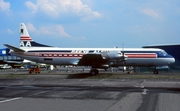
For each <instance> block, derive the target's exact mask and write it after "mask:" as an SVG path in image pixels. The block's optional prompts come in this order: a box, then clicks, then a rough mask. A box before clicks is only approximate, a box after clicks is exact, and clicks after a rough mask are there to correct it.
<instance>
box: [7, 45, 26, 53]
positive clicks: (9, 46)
mask: <svg viewBox="0 0 180 111" xmlns="http://www.w3.org/2000/svg"><path fill="white" fill-rule="evenodd" d="M4 45H5V46H6V47H8V48H10V49H11V50H13V51H14V52H25V50H22V49H19V48H17V47H14V46H11V45H8V44H4Z"/></svg>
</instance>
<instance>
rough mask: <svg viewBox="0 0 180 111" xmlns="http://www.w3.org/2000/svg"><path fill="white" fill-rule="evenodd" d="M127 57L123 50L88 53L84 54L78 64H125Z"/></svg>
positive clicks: (100, 65) (96, 65)
mask: <svg viewBox="0 0 180 111" xmlns="http://www.w3.org/2000/svg"><path fill="white" fill-rule="evenodd" d="M125 58H126V57H125V56H124V55H123V54H122V53H121V52H113V51H112V52H102V53H88V54H85V55H83V57H82V58H81V59H80V60H79V62H78V65H80V66H92V67H95V68H104V67H109V66H113V65H116V64H123V62H124V61H126V59H125Z"/></svg>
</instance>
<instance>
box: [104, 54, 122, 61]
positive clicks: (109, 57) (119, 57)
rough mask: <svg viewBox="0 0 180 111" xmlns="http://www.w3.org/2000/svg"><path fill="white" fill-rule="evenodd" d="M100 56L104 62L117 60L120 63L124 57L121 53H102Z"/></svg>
mask: <svg viewBox="0 0 180 111" xmlns="http://www.w3.org/2000/svg"><path fill="white" fill-rule="evenodd" d="M101 56H102V57H103V59H106V60H117V61H121V60H124V59H123V58H124V56H123V54H122V53H121V52H103V53H101Z"/></svg>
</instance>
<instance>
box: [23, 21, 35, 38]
mask: <svg viewBox="0 0 180 111" xmlns="http://www.w3.org/2000/svg"><path fill="white" fill-rule="evenodd" d="M20 41H33V40H32V39H31V37H30V36H29V33H28V31H27V29H26V26H25V24H24V23H20Z"/></svg>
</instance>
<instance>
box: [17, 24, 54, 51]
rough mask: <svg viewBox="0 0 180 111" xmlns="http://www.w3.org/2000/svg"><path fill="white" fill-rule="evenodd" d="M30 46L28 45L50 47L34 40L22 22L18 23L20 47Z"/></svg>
mask: <svg viewBox="0 0 180 111" xmlns="http://www.w3.org/2000/svg"><path fill="white" fill-rule="evenodd" d="M27 47H28V48H30V47H52V46H48V45H44V44H40V43H37V42H35V41H34V40H33V39H32V38H31V37H30V36H29V33H28V31H27V28H26V26H25V24H24V23H20V48H22V49H23V48H27Z"/></svg>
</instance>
